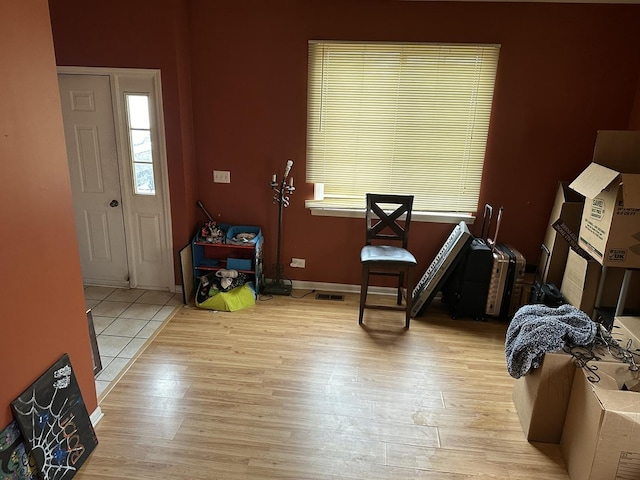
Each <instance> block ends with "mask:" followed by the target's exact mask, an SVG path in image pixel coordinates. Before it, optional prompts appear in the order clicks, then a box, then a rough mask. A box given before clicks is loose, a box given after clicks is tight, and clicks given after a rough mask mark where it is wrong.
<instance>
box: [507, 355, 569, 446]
mask: <svg viewBox="0 0 640 480" xmlns="http://www.w3.org/2000/svg"><path fill="white" fill-rule="evenodd" d="M574 376H575V366H574V365H573V357H572V356H571V355H569V354H567V353H562V352H560V353H547V354H546V355H545V356H544V359H543V360H542V364H541V365H540V367H539V368H537V369H536V370H534V371H533V372H531V373H530V374H529V375H525V376H524V377H520V378H518V379H516V381H515V383H514V384H513V404H514V405H515V407H516V412H517V413H518V418H519V419H520V424H521V425H522V431H523V432H524V435H525V437H526V438H527V440H529V441H530V442H544V443H560V439H561V437H562V428H563V426H564V419H565V415H566V413H567V406H568V405H569V398H570V396H571V386H572V384H573V379H574Z"/></svg>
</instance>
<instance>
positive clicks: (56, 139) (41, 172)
mask: <svg viewBox="0 0 640 480" xmlns="http://www.w3.org/2000/svg"><path fill="white" fill-rule="evenodd" d="M0 61H1V62H2V64H3V65H5V66H8V68H5V69H4V70H3V72H2V80H0V85H1V88H0V105H2V107H0V225H1V227H0V228H1V229H2V230H1V231H2V235H0V303H1V304H2V314H1V316H0V339H1V340H2V361H0V379H2V387H1V388H0V430H2V429H3V428H4V427H5V426H6V425H7V424H8V423H9V422H10V421H11V420H12V419H13V416H12V414H11V409H10V407H9V405H10V403H11V402H12V401H13V400H14V399H15V398H16V397H18V395H20V394H21V393H22V392H23V391H24V390H26V389H27V388H28V387H29V386H30V385H31V384H32V383H33V382H34V381H35V380H37V379H38V377H40V375H42V374H43V373H44V372H45V371H46V370H47V369H48V368H49V367H50V366H51V365H53V364H54V363H55V362H56V361H57V360H58V359H59V358H60V357H61V356H62V355H63V354H64V353H68V354H69V358H70V359H71V363H72V365H73V369H74V371H75V375H76V378H77V380H78V384H79V385H80V390H81V392H82V396H83V399H84V402H85V404H86V406H87V410H88V411H89V413H92V412H93V411H94V410H95V409H96V407H97V405H98V402H97V398H96V387H95V382H94V378H93V365H92V361H91V346H90V343H89V328H88V324H87V315H86V308H85V303H84V296H83V291H82V274H81V272H80V256H79V253H78V244H77V240H76V233H75V232H76V230H75V225H74V221H73V204H72V199H71V185H70V183H69V168H68V163H67V151H66V148H65V142H64V131H63V126H62V113H61V109H60V94H59V93H58V79H57V77H56V65H55V58H54V53H53V39H52V37H51V26H50V23H49V10H48V6H47V1H46V0H21V1H19V2H5V3H4V4H3V6H2V15H0ZM2 470H3V471H4V470H5V469H2ZM3 477H4V475H3Z"/></svg>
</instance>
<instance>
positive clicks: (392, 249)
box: [358, 193, 417, 328]
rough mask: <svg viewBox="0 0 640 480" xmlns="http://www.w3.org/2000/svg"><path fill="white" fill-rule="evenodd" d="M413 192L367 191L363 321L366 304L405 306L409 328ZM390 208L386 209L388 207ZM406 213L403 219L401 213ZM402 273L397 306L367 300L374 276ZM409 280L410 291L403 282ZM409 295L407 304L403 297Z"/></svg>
mask: <svg viewBox="0 0 640 480" xmlns="http://www.w3.org/2000/svg"><path fill="white" fill-rule="evenodd" d="M412 208H413V195H383V194H374V193H368V194H367V210H366V237H365V239H366V245H365V246H364V247H362V250H361V252H360V263H362V280H361V282H360V317H359V319H358V323H359V324H360V325H362V317H363V315H364V309H365V308H375V309H383V310H404V311H405V328H409V321H410V319H411V300H412V294H413V282H414V269H415V266H416V265H417V262H416V259H415V257H414V256H413V255H412V254H411V253H410V252H409V250H408V249H407V244H408V242H409V226H410V225H411V210H412ZM385 209H386V211H385ZM403 215H404V216H405V219H404V222H402V223H401V221H400V217H402V216H403ZM372 275H373V276H394V277H398V286H397V289H398V292H397V306H396V305H376V304H368V303H367V290H368V288H369V277H370V276H372ZM405 280H406V289H405V290H406V293H405V295H403V291H402V290H403V285H404V283H405ZM403 296H404V298H405V306H404V307H403V306H401V305H402V298H403Z"/></svg>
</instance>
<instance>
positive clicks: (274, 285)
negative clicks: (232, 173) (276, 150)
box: [263, 160, 295, 295]
mask: <svg viewBox="0 0 640 480" xmlns="http://www.w3.org/2000/svg"><path fill="white" fill-rule="evenodd" d="M292 166H293V160H287V164H286V166H285V169H284V174H283V175H282V180H281V181H280V182H278V177H277V175H276V174H275V173H274V174H273V175H272V176H271V184H270V185H271V188H272V190H273V191H274V192H275V193H274V194H273V203H274V204H277V205H278V244H277V254H276V263H275V265H274V266H273V278H272V279H271V280H267V281H265V287H264V290H263V292H264V293H265V294H271V295H291V288H292V287H291V280H288V279H285V278H284V265H282V259H281V253H282V252H281V249H282V209H283V208H286V207H288V206H289V195H291V194H292V193H293V191H294V190H295V187H294V186H293V177H289V172H290V171H291V167H292Z"/></svg>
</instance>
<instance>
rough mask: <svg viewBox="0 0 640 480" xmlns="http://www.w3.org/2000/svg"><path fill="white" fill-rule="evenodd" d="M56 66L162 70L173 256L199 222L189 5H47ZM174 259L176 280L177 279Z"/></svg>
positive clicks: (172, 0)
mask: <svg viewBox="0 0 640 480" xmlns="http://www.w3.org/2000/svg"><path fill="white" fill-rule="evenodd" d="M49 4H50V10H51V25H52V28H53V37H54V44H55V52H56V62H57V64H58V65H64V66H92V67H123V68H125V67H126V68H153V69H160V70H161V81H162V92H163V93H162V99H163V106H164V113H165V131H166V139H167V161H168V171H169V183H170V189H169V190H170V196H171V217H172V223H173V242H174V251H175V252H177V251H178V250H180V249H181V248H182V247H183V246H184V245H186V244H187V243H188V242H189V238H190V236H191V234H192V233H193V228H194V225H195V223H196V217H195V215H196V210H195V207H194V205H195V202H196V186H195V177H194V176H195V157H194V153H193V129H192V121H193V115H192V111H191V80H190V72H189V43H188V5H187V2H185V1H183V0H162V1H153V0H97V1H91V2H86V1H83V0H50V1H49ZM174 259H175V262H176V279H177V280H179V279H180V273H179V269H178V264H177V255H174Z"/></svg>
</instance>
